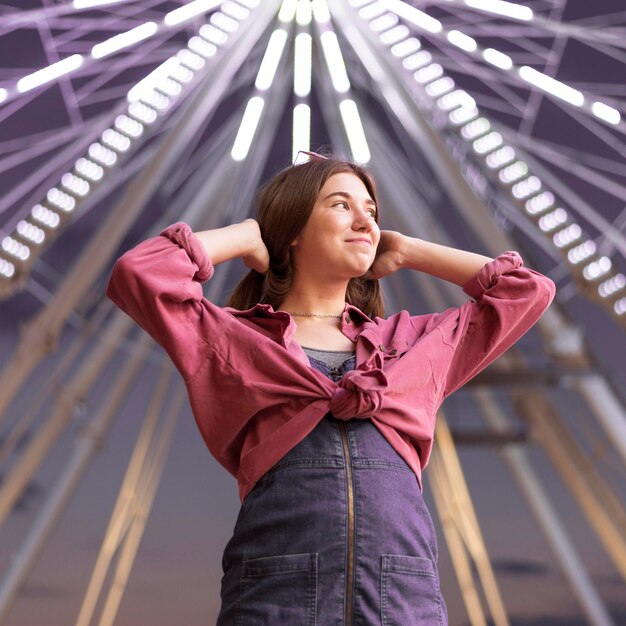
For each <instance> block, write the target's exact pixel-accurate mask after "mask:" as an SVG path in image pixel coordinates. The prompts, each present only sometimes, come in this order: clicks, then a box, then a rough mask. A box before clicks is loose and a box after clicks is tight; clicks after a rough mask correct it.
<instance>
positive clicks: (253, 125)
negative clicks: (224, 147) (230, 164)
mask: <svg viewBox="0 0 626 626" xmlns="http://www.w3.org/2000/svg"><path fill="white" fill-rule="evenodd" d="M264 106H265V101H264V100H263V98H260V97H259V96H254V97H252V98H250V100H248V104H247V105H246V110H245V111H244V114H243V117H242V118H241V123H240V125H239V130H238V131H237V137H235V143H234V144H233V149H232V150H231V153H230V155H231V157H232V158H233V159H234V160H235V161H243V160H244V159H245V158H246V156H248V152H249V151H250V146H251V145H252V139H253V138H254V134H255V133H256V129H257V126H258V125H259V120H260V119H261V114H262V113H263V108H264Z"/></svg>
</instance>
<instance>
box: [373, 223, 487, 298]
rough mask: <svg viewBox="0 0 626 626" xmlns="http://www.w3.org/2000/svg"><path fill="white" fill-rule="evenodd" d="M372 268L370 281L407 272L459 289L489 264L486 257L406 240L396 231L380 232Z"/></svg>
mask: <svg viewBox="0 0 626 626" xmlns="http://www.w3.org/2000/svg"><path fill="white" fill-rule="evenodd" d="M380 235H381V236H380V243H379V245H378V250H377V253H376V260H375V261H374V265H373V266H372V273H373V275H374V278H381V277H382V276H386V275H388V274H391V273H393V272H395V271H396V270H399V269H401V268H408V269H412V270H418V271H420V272H425V273H426V274H430V275H431V276H435V277H437V278H441V279H443V280H447V281H449V282H451V283H454V284H455V285H459V287H462V286H463V285H464V284H465V283H466V282H467V281H468V280H469V279H470V278H472V276H474V275H475V274H476V273H477V272H478V271H479V270H480V269H481V268H482V267H483V266H484V265H485V263H488V262H489V261H493V259H492V258H490V257H488V256H483V255H482V254H476V253H474V252H466V251H465V250H459V249H457V248H450V247H448V246H442V245H439V244H437V243H432V242H430V241H425V240H423V239H418V238H417V237H407V236H406V235H403V234H401V233H399V232H396V231H391V230H383V231H381V234H380Z"/></svg>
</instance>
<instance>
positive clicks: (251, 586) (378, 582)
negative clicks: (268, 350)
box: [217, 355, 447, 626]
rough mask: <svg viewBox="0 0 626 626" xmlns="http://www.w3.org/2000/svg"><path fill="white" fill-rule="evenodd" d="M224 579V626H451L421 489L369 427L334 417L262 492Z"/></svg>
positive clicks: (258, 488) (228, 553)
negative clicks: (442, 594) (448, 623)
mask: <svg viewBox="0 0 626 626" xmlns="http://www.w3.org/2000/svg"><path fill="white" fill-rule="evenodd" d="M309 360H310V363H311V366H312V367H314V368H316V369H317V370H319V371H320V372H322V373H323V374H325V375H326V376H328V377H329V378H331V379H332V380H339V378H341V376H343V374H344V373H345V372H346V371H348V370H351V369H354V365H355V357H354V356H352V357H351V358H349V359H348V360H346V361H345V362H344V363H343V364H342V365H341V366H340V367H337V368H331V367H330V366H329V365H327V364H326V363H324V362H322V361H319V360H317V359H315V358H313V357H311V356H310V355H309ZM222 568H223V572H224V576H223V577H222V586H221V600H222V607H221V611H220V614H219V616H218V619H217V626H261V625H268V626H283V625H284V626H377V625H383V626H446V625H447V612H446V607H445V603H444V601H443V598H442V596H441V593H440V590H439V578H438V572H437V543H436V536H435V529H434V527H433V523H432V519H431V517H430V514H429V512H428V509H427V507H426V504H425V502H424V500H423V497H422V494H421V492H420V489H419V486H418V483H417V478H416V476H415V474H414V473H413V471H412V470H411V469H410V468H409V467H408V465H407V464H406V463H405V462H404V460H403V459H402V457H400V456H399V455H398V453H397V452H396V451H395V450H394V449H393V448H392V447H391V445H390V444H389V443H388V442H387V440H386V439H385V438H384V437H383V436H382V434H381V433H380V432H379V431H378V429H377V428H376V427H375V425H374V423H373V422H372V421H371V420H368V419H352V420H338V419H336V418H334V417H333V416H332V414H330V413H329V414H327V415H326V417H325V418H324V419H323V420H322V421H321V422H320V423H319V424H318V425H317V427H316V428H315V429H314V430H313V431H311V433H309V435H308V436H307V437H305V438H304V439H303V440H302V441H301V442H300V443H298V444H297V445H296V446H295V447H294V448H292V449H291V450H290V451H289V452H288V453H287V454H286V455H285V456H284V457H283V458H282V459H281V460H280V461H279V462H278V463H277V464H276V465H275V466H274V467H272V469H271V470H270V471H268V472H267V473H266V474H265V475H264V476H263V477H262V478H261V479H260V480H259V482H258V483H257V484H256V485H255V487H254V489H253V490H252V491H251V492H250V493H249V494H248V496H247V497H246V498H245V499H244V501H243V502H242V504H241V509H240V511H239V515H238V517H237V521H236V524H235V528H234V532H233V536H232V538H231V539H230V541H229V542H228V544H227V545H226V548H225V550H224V555H223V559H222Z"/></svg>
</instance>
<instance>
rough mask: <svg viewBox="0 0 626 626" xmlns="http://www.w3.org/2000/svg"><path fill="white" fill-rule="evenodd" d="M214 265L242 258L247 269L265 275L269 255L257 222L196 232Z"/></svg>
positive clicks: (247, 221)
mask: <svg viewBox="0 0 626 626" xmlns="http://www.w3.org/2000/svg"><path fill="white" fill-rule="evenodd" d="M194 235H195V236H196V237H197V238H198V239H199V240H200V242H201V243H202V245H203V246H204V249H205V250H206V251H207V254H208V255H209V256H210V257H211V261H212V262H213V265H218V264H219V263H223V262H224V261H229V260H230V259H235V258H237V257H242V258H243V261H244V263H245V265H246V267H249V268H250V269H253V270H256V271H257V272H261V273H264V272H266V271H267V269H268V267H269V253H268V251H267V248H266V247H265V244H264V243H263V239H262V238H261V231H260V229H259V224H258V222H257V221H256V220H253V219H247V220H244V221H243V222H240V223H238V224H231V225H230V226H224V227H223V228H213V229H212V230H201V231H197V232H194Z"/></svg>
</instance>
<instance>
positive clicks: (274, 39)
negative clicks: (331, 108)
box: [231, 0, 370, 163]
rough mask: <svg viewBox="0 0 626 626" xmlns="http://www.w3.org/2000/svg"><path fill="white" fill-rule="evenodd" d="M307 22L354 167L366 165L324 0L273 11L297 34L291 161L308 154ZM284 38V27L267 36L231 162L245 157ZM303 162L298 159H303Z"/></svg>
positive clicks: (300, 0)
mask: <svg viewBox="0 0 626 626" xmlns="http://www.w3.org/2000/svg"><path fill="white" fill-rule="evenodd" d="M313 19H315V21H316V23H317V25H318V27H319V30H320V31H321V34H320V43H321V46H322V50H323V53H324V57H325V59H326V64H327V66H328V71H329V73H330V77H331V82H332V85H333V88H334V89H335V91H336V92H337V93H338V94H339V95H340V98H341V101H340V103H339V112H340V115H341V119H342V122H343V125H344V128H345V130H346V135H347V137H348V142H349V144H350V150H351V152H352V156H353V158H354V160H355V161H357V162H359V163H367V162H368V161H369V160H370V151H369V147H368V145H367V140H366V138H365V133H364V131H363V124H362V122H361V117H360V114H359V111H358V107H357V105H356V102H354V100H352V99H351V98H350V97H348V96H349V91H350V80H349V79H348V74H347V72H346V66H345V62H344V59H343V55H342V53H341V48H340V46H339V41H338V39H337V36H336V34H335V33H334V32H333V29H332V26H331V19H330V12H329V10H328V4H327V1H326V0H283V2H282V4H281V6H280V9H279V12H278V21H279V22H280V23H281V24H283V25H285V27H286V25H287V24H290V23H292V22H294V21H295V23H296V25H297V29H298V31H299V32H298V33H297V34H296V37H295V44H294V83H293V92H294V98H295V101H296V102H295V105H294V108H293V117H292V125H293V126H292V128H293V132H292V137H293V141H292V157H293V161H295V160H296V157H297V156H298V153H299V152H300V151H308V150H310V137H311V108H310V106H309V103H308V99H309V96H310V93H311V67H312V46H313V39H312V37H311V34H310V32H309V28H310V24H311V22H312V20H313ZM287 38H288V33H287V31H286V30H285V28H284V27H281V28H278V29H277V30H275V31H274V32H273V33H272V35H271V36H270V39H269V42H268V44H267V48H266V50H265V53H264V55H263V58H262V61H261V65H260V67H259V71H258V74H257V78H256V81H255V87H256V92H255V94H254V95H253V96H252V97H251V98H250V100H249V101H248V103H247V106H246V109H245V111H244V114H243V116H242V120H241V123H240V126H239V130H238V132H237V136H236V138H235V142H234V145H233V148H232V151H231V156H232V158H233V159H234V160H235V161H242V160H243V159H245V158H246V156H247V155H248V152H249V150H250V146H251V145H252V141H253V139H254V135H255V133H256V130H257V128H258V125H259V122H260V118H261V115H262V113H263V109H264V107H265V99H264V97H263V92H264V91H267V90H268V89H269V88H270V87H271V85H272V83H273V80H274V77H275V75H276V70H277V68H278V65H279V62H280V59H281V57H282V54H283V50H284V48H285V44H286V42H287ZM307 158H308V157H304V159H303V160H306V159H307Z"/></svg>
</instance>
